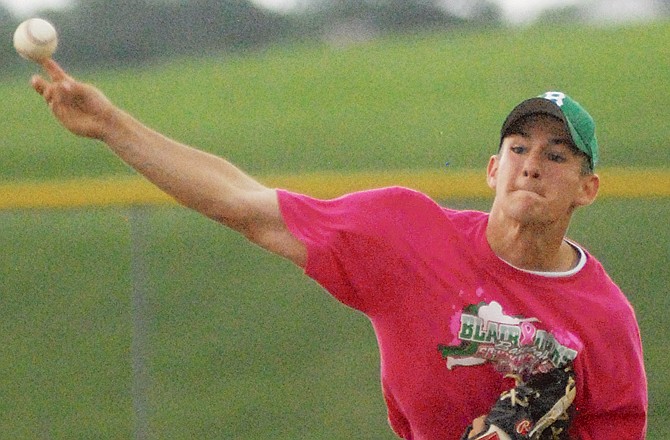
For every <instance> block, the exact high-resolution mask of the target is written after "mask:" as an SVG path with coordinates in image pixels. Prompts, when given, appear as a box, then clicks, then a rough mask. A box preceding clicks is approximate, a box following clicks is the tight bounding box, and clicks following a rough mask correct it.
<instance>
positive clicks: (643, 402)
mask: <svg viewBox="0 0 670 440" xmlns="http://www.w3.org/2000/svg"><path fill="white" fill-rule="evenodd" d="M43 66H44V68H45V70H46V72H47V73H48V75H49V79H45V78H43V77H41V76H35V77H33V79H32V85H33V87H34V89H35V90H36V91H37V92H38V93H39V94H41V95H42V96H43V97H44V99H45V100H46V102H47V103H48V105H49V107H50V109H51V110H52V112H53V114H54V115H55V117H56V118H57V119H58V120H59V121H60V122H61V124H62V125H64V126H65V127H66V128H67V129H69V130H70V131H71V132H73V133H74V134H77V135H80V136H86V137H89V138H93V139H98V140H100V141H103V142H104V143H105V144H106V145H107V146H108V147H109V148H110V149H111V150H112V151H113V152H114V153H116V154H117V155H118V156H119V157H120V158H121V159H122V160H123V161H125V162H126V163H128V164H129V165H130V166H132V167H133V168H135V169H136V170H137V171H138V172H140V173H141V174H142V175H144V176H145V177H146V178H147V179H149V180H150V181H151V182H153V183H154V184H155V185H157V186H158V187H160V188H161V189H162V190H164V191H165V192H167V193H168V194H170V195H171V196H172V197H174V198H175V199H176V200H178V201H179V202H180V203H182V204H183V205H185V206H187V207H190V208H192V209H195V210H197V211H199V212H201V213H202V214H204V215H206V216H207V217H210V218H212V219H215V220H216V221H219V222H220V223H222V224H223V225H226V226H228V227H230V228H232V229H234V230H236V231H238V232H240V233H241V234H243V235H244V236H246V237H247V238H248V239H249V240H250V241H252V242H254V243H256V244H258V245H260V246H262V247H264V248H266V249H268V250H270V251H271V252H274V253H275V254H277V255H280V256H282V257H285V258H287V259H289V260H291V261H292V262H294V263H295V264H297V265H298V266H300V267H302V268H304V271H305V273H306V274H307V275H308V276H310V277H312V278H313V279H315V280H316V281H318V282H319V283H320V284H321V285H322V286H323V287H324V288H325V289H326V290H327V291H328V292H330V294H332V295H333V296H334V297H335V298H337V299H338V300H339V301H341V302H342V303H344V304H346V305H347V306H349V307H352V308H354V309H356V310H359V311H361V312H363V313H364V314H365V315H366V316H367V317H368V318H369V320H370V322H371V324H372V326H373V328H374V331H375V333H376V335H377V340H378V343H379V350H380V357H381V381H382V389H383V395H384V398H385V401H386V404H387V408H388V418H389V422H390V425H391V427H392V429H393V431H394V432H395V433H396V434H397V435H398V437H400V438H404V439H414V440H419V439H420V440H437V439H460V438H479V439H483V438H486V439H495V438H501V439H504V438H513V439H526V438H532V439H540V438H541V439H567V438H571V439H583V440H589V439H609V438H617V439H627V440H641V439H644V437H645V429H646V415H647V389H646V378H645V372H644V367H643V358H642V349H641V342H640V334H639V329H638V325H637V322H636V318H635V314H634V311H633V309H632V307H631V305H630V304H629V302H628V301H627V300H626V298H625V296H624V295H623V293H622V292H621V291H620V289H619V288H618V287H617V286H616V285H615V283H614V282H612V280H611V279H610V278H609V276H608V275H607V274H606V272H605V271H604V269H603V267H602V265H601V264H600V263H599V262H598V261H597V260H596V259H595V258H594V257H593V256H592V255H591V254H589V252H588V251H587V250H586V249H584V248H583V247H582V246H580V245H579V244H577V243H575V242H574V241H571V240H569V239H567V238H566V231H567V229H568V225H569V223H570V219H571V217H572V214H573V213H574V212H575V210H576V209H577V208H579V207H582V206H587V205H589V204H591V203H592V202H593V200H594V199H595V198H596V195H597V193H598V188H599V178H598V176H597V175H596V174H595V173H594V167H595V165H596V164H597V161H598V145H597V141H596V137H595V132H594V129H595V128H594V123H593V120H592V118H591V117H590V116H589V114H588V113H587V112H586V110H584V109H583V108H582V107H581V106H580V105H579V104H578V103H576V102H575V101H574V100H572V99H571V98H570V97H568V96H567V95H565V94H564V93H560V92H549V93H546V94H544V95H542V96H541V97H536V98H531V99H528V100H525V101H523V102H522V103H520V104H519V105H518V106H517V107H516V108H514V109H513V110H512V112H511V113H510V114H509V116H508V117H507V119H506V120H505V121H504V123H503V125H502V130H501V138H500V139H501V140H500V146H499V149H498V151H497V153H496V154H494V155H493V156H492V157H491V158H490V160H489V162H488V165H487V170H486V179H487V182H488V185H489V186H490V187H491V189H492V190H493V191H494V192H495V198H494V201H493V204H492V206H491V209H490V212H488V213H485V212H477V211H459V210H453V209H449V208H445V207H442V206H440V205H438V204H437V203H435V202H434V201H433V200H431V199H430V198H429V197H427V196H426V195H424V194H421V193H419V192H416V191H413V190H410V189H406V188H400V187H391V188H382V189H375V190H370V191H362V192H357V193H353V194H348V195H345V196H342V197H339V198H337V199H334V200H317V199H314V198H312V197H309V196H307V195H303V194H295V193H291V192H289V191H285V190H277V189H272V188H267V187H265V186H263V185H261V184H260V183H258V182H257V181H256V180H254V179H253V178H251V177H249V176H248V175H247V174H245V173H243V172H242V171H240V170H239V169H238V168H236V167H235V166H233V165H232V164H231V163H229V162H227V161H226V160H224V159H222V158H220V157H217V156H213V155H211V154H208V153H205V152H203V151H199V150H197V149H194V148H192V147H189V146H186V145H183V144H180V143H178V142H176V141H174V140H171V139H169V138H167V137H165V136H163V135H161V134H160V133H157V132H156V131H153V130H151V129H150V128H148V127H146V126H145V125H143V124H142V123H140V122H139V121H137V120H136V119H135V118H133V117H132V116H131V115H129V114H128V113H126V112H124V111H123V110H121V109H119V108H118V107H116V106H115V105H113V104H112V103H111V102H110V101H109V100H108V99H107V98H106V97H105V96H104V95H103V94H102V93H101V92H100V91H99V90H98V89H96V88H94V87H93V86H91V85H87V84H83V83H80V82H78V81H76V80H75V79H73V78H72V77H71V76H69V75H68V74H67V73H66V72H65V71H63V70H62V68H61V67H60V66H59V65H58V64H56V63H55V62H54V61H51V60H49V61H45V62H44V64H43Z"/></svg>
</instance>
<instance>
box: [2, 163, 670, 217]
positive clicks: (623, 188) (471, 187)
mask: <svg viewBox="0 0 670 440" xmlns="http://www.w3.org/2000/svg"><path fill="white" fill-rule="evenodd" d="M598 174H599V175H600V177H601V187H600V195H599V197H615V198H653V197H670V170H666V169H626V168H609V169H604V170H602V171H599V173H598ZM260 180H261V181H262V182H263V183H265V184H266V185H269V186H272V187H277V188H285V189H289V190H292V191H297V192H302V193H305V194H309V195H312V196H314V197H318V198H331V197H336V196H339V195H342V194H345V193H348V192H352V191H357V190H363V189H369V188H379V187H384V186H391V185H399V186H406V187H409V188H414V189H416V190H418V191H421V192H424V193H426V194H428V195H430V196H431V197H433V198H435V199H448V198H487V197H491V196H492V192H491V190H490V189H489V188H488V186H487V185H486V181H485V174H484V171H483V170H481V171H480V170H477V171H475V170H449V169H444V170H427V171H386V172H357V173H336V172H319V173H306V174H299V175H276V176H265V177H261V178H260ZM173 203H175V202H174V200H173V199H172V198H171V197H170V196H168V195H166V194H165V193H163V192H161V191H160V190H159V189H158V188H156V187H155V186H153V185H152V184H151V183H149V182H147V181H146V180H144V179H143V178H141V177H132V176H130V177H118V178H101V179H85V178H81V179H73V180H67V181H42V182H18V183H5V184H0V209H22V208H76V207H86V206H129V205H166V204H173Z"/></svg>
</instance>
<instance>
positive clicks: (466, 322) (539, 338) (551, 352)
mask: <svg viewBox="0 0 670 440" xmlns="http://www.w3.org/2000/svg"><path fill="white" fill-rule="evenodd" d="M451 324H452V325H451V329H452V332H453V333H455V334H456V335H457V341H455V342H456V344H457V345H456V344H450V345H447V344H439V345H438V347H437V348H438V351H439V352H440V353H441V355H442V358H443V359H445V360H446V363H447V368H449V369H450V370H451V369H454V368H455V367H459V366H466V367H467V366H474V365H481V364H484V363H486V362H490V363H492V364H493V365H494V366H495V367H496V369H497V370H499V371H500V372H501V373H503V374H510V373H511V374H520V375H526V374H535V373H545V372H547V371H551V370H553V369H554V368H560V367H563V366H565V365H567V364H569V363H570V362H572V361H573V360H574V359H575V358H576V357H577V354H578V353H579V350H580V349H581V347H582V346H583V344H582V343H581V342H580V341H579V340H578V339H577V337H575V336H574V335H573V334H571V333H569V332H567V331H557V330H553V331H552V332H550V331H548V330H546V329H543V328H542V325H541V322H540V321H539V320H538V319H537V318H524V317H518V316H510V315H506V314H505V313H504V312H503V309H502V306H501V305H500V304H499V303H497V302H496V301H492V302H491V303H489V304H487V303H484V302H482V303H479V304H473V305H470V306H468V307H466V308H465V309H464V310H463V311H462V312H460V314H459V315H455V316H454V318H453V319H452V323H451Z"/></svg>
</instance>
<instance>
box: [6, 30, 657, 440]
mask: <svg viewBox="0 0 670 440" xmlns="http://www.w3.org/2000/svg"><path fill="white" fill-rule="evenodd" d="M669 37H670V24H667V23H666V24H655V25H648V26H639V27H629V28H603V29H594V28H570V27H566V28H560V29H555V28H552V32H551V34H549V33H544V32H542V30H541V29H539V28H530V29H525V30H520V31H513V32H512V31H508V32H504V33H503V32H490V33H472V34H467V35H457V34H441V35H437V34H434V35H424V36H416V37H411V38H409V37H408V38H404V39H389V40H384V41H379V42H375V43H369V44H365V45H360V46H353V47H350V48H347V49H341V50H335V49H331V48H327V47H321V46H305V47H297V48H291V49H285V48H276V49H272V50H268V51H267V52H265V53H261V54H254V55H249V56H246V57H238V58H231V59H225V58H223V59H212V58H210V59H204V60H202V59H195V58H194V59H190V60H179V61H171V62H166V63H165V64H163V65H160V66H154V67H152V68H147V69H142V70H125V71H116V72H73V73H74V74H76V75H78V76H81V77H82V78H84V79H86V80H89V81H92V82H95V83H96V84H98V85H99V86H100V87H101V88H103V90H105V91H106V93H107V94H108V95H109V96H110V97H111V98H112V99H113V100H114V101H116V102H118V103H120V104H122V105H123V106H124V107H126V108H127V109H129V110H130V111H131V112H133V113H134V114H136V115H138V116H139V117H140V119H142V120H144V121H146V122H147V123H149V124H150V125H152V126H153V127H155V128H157V129H159V130H161V131H164V132H166V133H168V134H170V135H172V136H174V137H176V138H178V139H180V140H182V141H184V142H186V143H189V144H193V145H197V146H199V147H201V148H204V149H206V150H209V151H212V152H215V153H217V154H223V155H225V156H226V157H229V158H230V159H232V160H233V161H234V162H236V163H238V164H240V165H241V166H242V168H244V169H246V170H248V171H250V172H252V173H254V174H257V175H266V174H267V175H271V174H276V173H280V174H287V173H302V172H315V171H333V170H334V171H342V172H347V171H361V170H387V169H390V170H394V169H397V170H401V169H410V170H411V169H415V170H419V169H435V168H441V167H443V166H444V163H445V162H447V161H449V163H450V167H454V168H462V169H469V168H478V167H483V166H484V164H485V162H486V160H487V158H488V156H489V155H490V154H491V153H492V152H493V151H494V150H495V148H496V146H497V141H498V139H497V130H498V129H499V125H500V123H501V121H502V118H504V116H505V115H506V113H507V112H508V110H509V109H510V108H511V107H512V106H513V105H514V104H515V103H516V102H517V101H519V100H520V99H523V98H525V97H527V96H532V95H534V94H537V93H540V92H542V91H544V90H546V89H552V88H562V89H566V90H567V91H568V92H569V93H571V94H572V95H573V96H574V97H575V98H577V99H578V100H580V101H582V102H583V103H584V104H585V105H586V106H587V108H589V110H590V111H591V112H592V113H593V114H594V116H595V117H596V120H597V121H598V122H599V124H600V125H599V139H600V142H601V144H602V146H603V165H604V166H631V167H636V168H642V167H655V168H667V167H668V166H670V148H668V147H669V146H668V140H670V128H668V124H667V121H668V120H670V110H669V107H667V105H666V103H667V102H670V88H668V81H669V80H670V73H668V72H670V56H668V55H670V53H669V52H668V51H669V49H668V46H667V41H670V38H669ZM64 44H65V43H64ZM64 63H65V62H64ZM25 69H26V72H25V77H20V78H5V79H3V80H2V82H1V83H0V97H2V99H3V103H4V105H5V108H6V113H5V115H6V117H5V118H3V120H2V122H0V123H1V124H2V133H3V136H2V138H0V143H1V148H0V160H2V164H3V166H2V169H0V182H17V181H18V182H21V181H31V180H43V179H69V178H73V177H102V176H117V175H128V174H130V171H129V170H128V169H127V168H126V167H125V166H124V165H121V164H120V163H119V162H118V161H117V160H116V159H115V158H114V157H113V156H112V155H111V153H109V152H107V151H106V150H105V149H104V148H103V147H102V146H101V145H97V144H95V143H92V142H90V141H85V140H79V139H75V138H74V137H72V136H70V135H68V134H67V133H65V132H64V131H62V130H61V129H60V128H59V127H58V126H57V125H56V124H55V123H54V122H53V121H52V120H51V118H50V116H49V115H48V114H47V113H46V110H45V108H44V106H43V103H42V102H41V101H40V99H39V97H37V96H36V95H34V94H33V93H32V91H31V90H30V89H29V87H28V86H27V81H28V78H29V75H30V73H31V72H32V70H31V69H32V67H31V66H28V65H26V67H25ZM84 190H85V189H84ZM444 202H445V203H448V204H450V205H453V206H459V207H474V208H481V209H486V208H487V206H488V204H489V201H488V200H446V201H444ZM136 214H137V212H135V213H134V214H133V212H131V208H129V207H123V206H114V207H104V208H95V209H72V210H46V209H38V210H13V211H5V212H0V246H1V248H2V249H3V252H2V253H0V280H1V281H0V286H1V290H0V298H1V299H0V318H2V319H1V320H0V326H1V327H0V328H1V329H2V331H1V332H0V355H1V356H2V357H1V358H2V360H3V362H2V363H0V396H2V399H0V427H1V429H2V435H0V437H2V438H5V437H6V438H12V439H36V438H43V439H91V438H130V437H132V436H133V432H134V429H135V427H134V424H135V417H134V413H133V369H132V352H131V347H132V331H133V330H132V329H133V327H132V318H133V303H132V301H131V289H132V285H133V278H132V272H131V269H130V265H131V227H139V228H140V229H141V230H142V231H143V232H144V233H145V234H146V237H145V238H146V248H145V249H144V251H143V254H142V255H143V258H144V259H145V263H146V267H147V270H148V273H149V277H148V285H147V288H148V290H147V295H148V298H147V310H146V313H147V316H148V328H147V330H148V338H149V342H150V350H149V352H148V373H149V374H148V377H149V383H148V401H149V408H148V411H149V413H148V414H149V423H150V429H151V434H152V438H166V439H192V438H205V439H207V438H210V439H220V438H233V439H270V438H272V439H287V440H288V439H292V440H294V439H298V438H300V439H302V438H304V439H344V438H361V439H392V438H394V437H393V436H392V434H391V432H390V430H389V428H388V427H387V424H386V420H385V408H384V403H383V399H382V396H381V391H380V389H379V378H378V368H379V367H378V357H377V351H376V344H375V340H374V335H373V334H372V331H371V329H370V328H369V325H368V323H367V321H366V319H365V318H364V317H363V316H362V315H360V314H358V313H355V312H351V311H350V310H348V309H346V308H344V307H343V306H341V305H340V304H339V303H337V302H335V301H334V300H333V299H331V298H330V297H328V296H327V295H326V294H324V293H323V292H322V291H321V289H320V288H319V287H318V286H317V285H316V284H315V283H313V282H312V281H310V280H309V279H306V278H305V277H304V276H303V275H302V273H301V272H300V270H298V269H297V268H295V267H293V266H292V265H291V264H289V263H287V262H285V261H283V260H280V259H278V258H276V257H273V256H271V255H269V254H267V253H266V252H264V251H262V250H260V249H258V248H255V247H252V246H249V245H248V244H247V243H246V242H245V241H244V240H243V239H242V238H240V237H238V236H236V235H234V234H233V233H230V232H228V231H226V230H224V229H222V228H220V227H219V226H217V225H216V224H214V223H212V222H210V221H208V220H205V219H203V218H201V217H199V216H198V215H197V214H195V213H192V212H189V211H186V210H184V209H180V208H176V207H170V206H168V207H161V208H156V207H153V208H146V209H143V210H142V211H141V215H140V216H139V219H138V218H137V217H136V218H135V220H134V223H133V224H131V218H133V215H135V216H136ZM668 218H670V199H641V200H619V199H615V198H607V199H602V200H599V201H597V202H596V204H595V205H594V206H593V207H591V208H588V209H586V210H583V211H581V212H579V213H578V214H577V216H576V218H575V221H574V223H573V225H572V228H571V231H570V235H571V236H572V237H573V238H575V239H577V240H578V241H580V242H581V243H583V244H584V245H585V246H586V247H587V248H589V249H590V250H591V251H592V252H593V253H594V254H595V255H596V256H598V257H599V258H600V260H601V261H602V262H603V263H604V265H605V266H606V268H607V269H608V271H609V273H610V275H611V276H612V277H613V278H614V280H615V281H616V282H617V283H619V284H620V286H621V287H622V288H623V290H624V291H625V292H627V293H628V295H629V298H630V300H631V302H632V303H633V305H634V306H635V308H636V311H637V314H638V318H639V320H640V325H641V328H642V335H643V342H644V348H645V357H646V362H647V372H648V377H649V391H650V424H649V436H648V438H649V439H652V440H653V439H659V440H660V439H666V438H670V428H669V427H668V426H667V420H668V416H669V414H670V397H669V396H670V377H669V376H668V373H667V368H666V367H665V352H666V345H665V344H664V340H663V339H662V338H663V337H664V335H665V334H667V333H668V330H670V328H669V327H668V324H667V319H665V316H664V315H665V313H664V312H665V311H666V310H668V309H670V295H669V293H670V292H668V286H670V274H669V273H668V270H667V263H668V261H669V260H670V232H669V231H668V227H667V219H668ZM621 380H622V381H625V378H621ZM613 386H616V384H613Z"/></svg>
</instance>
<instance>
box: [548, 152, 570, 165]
mask: <svg viewBox="0 0 670 440" xmlns="http://www.w3.org/2000/svg"><path fill="white" fill-rule="evenodd" d="M547 157H548V158H549V160H550V161H552V162H556V163H563V162H565V160H566V158H565V155H563V154H561V153H553V152H550V153H548V154H547Z"/></svg>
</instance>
